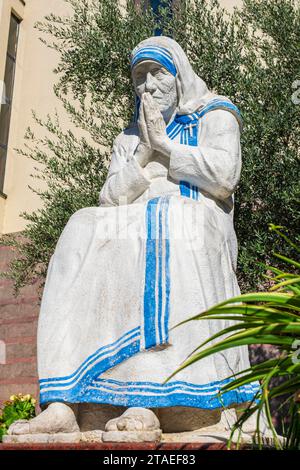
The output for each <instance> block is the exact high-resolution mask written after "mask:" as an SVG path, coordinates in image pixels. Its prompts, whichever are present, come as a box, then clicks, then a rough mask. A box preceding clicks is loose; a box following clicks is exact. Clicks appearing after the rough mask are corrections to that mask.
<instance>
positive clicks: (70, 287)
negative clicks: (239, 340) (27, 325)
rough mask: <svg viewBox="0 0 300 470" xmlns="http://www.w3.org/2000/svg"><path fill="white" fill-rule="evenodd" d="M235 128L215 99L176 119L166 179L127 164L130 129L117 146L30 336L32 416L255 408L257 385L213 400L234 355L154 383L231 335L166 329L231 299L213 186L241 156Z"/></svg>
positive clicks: (233, 113)
mask: <svg viewBox="0 0 300 470" xmlns="http://www.w3.org/2000/svg"><path fill="white" fill-rule="evenodd" d="M239 126H240V116H239V111H238V109H237V108H236V107H235V106H234V105H233V104H232V103H231V102H230V101H229V100H227V99H226V98H224V97H216V98H214V99H213V100H211V101H210V102H208V103H207V105H206V106H204V107H203V108H202V109H200V110H199V111H198V112H197V113H193V114H192V115H183V116H182V115H181V116H176V117H175V119H174V121H173V122H172V123H171V124H170V125H169V126H168V128H167V133H168V135H169V137H170V138H171V139H173V140H174V142H177V143H179V144H180V146H178V148H179V150H178V152H179V153H178V154H177V153H175V154H174V155H171V160H170V167H169V168H166V167H165V166H164V165H163V163H162V161H161V160H160V158H159V155H157V158H156V159H154V161H153V162H151V163H150V164H149V165H148V168H147V173H143V171H142V169H141V168H140V167H139V165H138V164H137V162H136V161H135V159H134V156H133V155H134V150H135V148H136V146H137V144H138V135H137V129H136V128H132V129H129V130H127V131H124V132H123V133H122V134H121V135H120V136H119V137H118V138H117V139H116V142H115V146H114V153H113V156H112V162H111V167H110V172H109V176H108V179H107V182H106V183H105V185H104V187H103V189H102V191H101V194H100V207H90V208H85V209H81V210H79V211H78V212H76V213H75V214H74V215H73V216H72V217H71V218H70V220H69V222H68V224H67V225H66V227H65V229H64V231H63V233H62V234H61V237H60V239H59V241H58V244H57V247H56V250H55V252H54V255H53V256H52V258H51V261H50V264H49V268H48V273H47V279H46V285H45V289H44V294H43V300H42V305H41V312H40V319H39V327H38V370H39V378H40V401H41V404H45V403H49V402H57V401H61V402H66V403H83V402H91V403H106V404H112V405H119V406H127V407H131V406H142V407H151V408H155V407H168V406H190V407H197V408H204V409H205V408H210V409H212V408H220V407H223V406H229V405H231V404H235V403H242V402H246V401H250V400H252V399H253V398H254V397H255V395H256V393H257V391H258V389H259V384H258V383H257V382H255V383H253V384H250V385H244V386H242V387H240V388H238V389H236V390H234V391H230V392H227V393H225V394H224V395H223V396H222V398H220V396H219V395H218V392H219V391H220V389H221V387H222V386H223V385H224V384H226V383H228V381H229V380H231V379H228V377H229V376H231V375H232V374H234V373H238V372H239V371H241V370H243V369H244V368H247V367H248V366H249V360H248V350H247V347H245V346H243V347H239V348H235V349H233V350H228V351H226V352H224V353H219V354H216V355H214V356H210V357H208V358H205V359H204V360H202V361H201V362H198V363H195V364H193V365H191V366H190V367H188V368H186V369H184V370H183V371H181V372H180V373H179V374H177V375H176V376H175V377H173V379H172V380H170V381H169V382H168V383H163V382H164V380H165V379H166V378H167V377H168V376H169V375H170V374H171V373H172V372H173V371H174V370H175V369H176V368H177V367H178V366H179V365H180V364H181V363H182V362H183V361H184V360H185V358H186V357H187V355H188V354H190V353H191V351H192V350H193V349H195V348H196V347H197V346H198V345H199V344H200V343H201V342H203V341H204V340H206V339H207V338H208V337H210V336H212V335H213V334H215V333H216V332H217V331H220V330H221V329H223V328H224V327H226V326H229V324H231V323H232V322H228V321H226V322H225V321H223V320H221V321H216V320H210V321H207V320H205V321H198V322H195V321H193V322H188V323H186V324H184V325H182V326H181V327H179V328H175V329H173V327H174V326H175V325H176V324H177V323H179V322H180V321H182V320H184V319H186V318H189V317H191V316H192V315H195V314H197V313H199V312H200V311H203V310H205V309H207V308H208V307H210V306H212V305H214V304H215V303H217V302H220V301H222V300H224V299H227V298H230V297H231V296H234V295H237V294H239V288H238V284H237V281H236V276H235V264H236V255H237V249H236V238H235V233H234V229H233V222H232V213H233V195H232V191H231V190H230V188H228V184H227V183H226V184H225V183H223V179H224V180H225V176H224V175H226V174H228V175H229V176H228V178H227V179H226V181H227V180H228V179H230V178H232V179H233V180H234V181H233V183H232V184H233V185H235V184H236V181H235V180H236V178H238V176H236V175H237V174H239V166H240V153H239V152H238V153H236V151H233V152H232V153H231V147H232V146H233V147H234V142H236V139H238V141H239ZM218 128H219V131H218ZM224 129H225V130H224ZM210 132H213V133H215V137H213V145H212V144H210V141H209V140H210V138H211V137H210ZM203 139H207V147H205V146H203V145H202V146H201V142H202V141H203ZM218 139H219V140H218ZM201 149H202V150H201ZM203 149H204V150H203ZM205 149H206V150H205ZM197 152H200V153H201V152H202V153H201V155H200V154H198V153H197ZM221 158H224V160H223V163H222V165H223V167H222V168H223V173H222V172H220V171H219V173H222V174H220V176H218V178H219V180H218V181H215V180H216V178H217V177H216V176H215V174H218V172H217V173H215V170H216V169H215V166H214V165H216V163H215V162H220V159H221ZM199 165H202V166H201V168H198V166H199ZM230 165H231V166H230ZM199 175H201V177H200V176H199ZM226 191H227V192H226ZM125 197H126V199H125ZM195 217H196V220H197V224H199V225H198V228H200V232H201V233H200V232H199V233H200V236H199V233H198V234H197V235H196V236H194V234H193V233H192V231H193V227H194V225H195V223H194V220H195ZM178 233H179V235H178Z"/></svg>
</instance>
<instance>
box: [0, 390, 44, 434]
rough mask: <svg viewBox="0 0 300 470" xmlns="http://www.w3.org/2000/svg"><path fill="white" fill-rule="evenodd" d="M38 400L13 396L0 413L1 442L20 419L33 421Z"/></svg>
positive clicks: (25, 396) (27, 396)
mask: <svg viewBox="0 0 300 470" xmlns="http://www.w3.org/2000/svg"><path fill="white" fill-rule="evenodd" d="M35 404H36V400H35V398H33V397H32V396H31V395H29V394H28V395H22V394H21V393H19V394H18V395H12V396H11V397H10V399H9V400H8V401H6V402H5V403H4V407H3V408H2V410H1V411H0V442H1V441H2V438H3V436H4V435H5V434H6V433H7V430H8V428H9V426H10V425H11V424H12V423H14V422H15V421H17V420H18V419H31V418H34V417H35Z"/></svg>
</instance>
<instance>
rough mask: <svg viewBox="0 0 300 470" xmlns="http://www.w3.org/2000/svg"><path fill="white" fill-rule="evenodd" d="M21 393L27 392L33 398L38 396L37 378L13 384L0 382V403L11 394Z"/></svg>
mask: <svg viewBox="0 0 300 470" xmlns="http://www.w3.org/2000/svg"><path fill="white" fill-rule="evenodd" d="M18 393H22V394H24V395H26V394H27V393H29V394H30V395H32V396H33V397H35V398H38V395H39V387H38V383H37V380H35V381H34V382H31V383H30V382H23V383H17V384H16V383H13V384H0V403H1V402H3V401H6V400H9V397H10V396H11V395H17V394H18Z"/></svg>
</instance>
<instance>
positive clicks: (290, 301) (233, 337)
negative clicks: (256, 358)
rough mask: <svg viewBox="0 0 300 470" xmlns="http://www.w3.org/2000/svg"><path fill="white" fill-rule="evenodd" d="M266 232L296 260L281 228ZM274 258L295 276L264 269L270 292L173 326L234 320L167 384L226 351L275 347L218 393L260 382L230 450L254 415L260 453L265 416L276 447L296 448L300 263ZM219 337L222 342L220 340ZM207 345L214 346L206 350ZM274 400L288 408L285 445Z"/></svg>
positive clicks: (299, 430)
mask: <svg viewBox="0 0 300 470" xmlns="http://www.w3.org/2000/svg"><path fill="white" fill-rule="evenodd" d="M270 230H272V231H274V232H275V233H277V234H278V235H279V236H280V237H281V238H282V239H284V240H285V242H287V243H288V244H289V246H290V247H291V248H292V249H293V250H294V251H295V253H296V256H295V258H299V253H300V247H299V246H298V245H297V244H296V243H294V242H293V241H292V240H290V238H288V237H287V235H286V234H285V233H284V231H283V227H280V226H275V225H270ZM274 255H275V256H276V257H277V258H280V259H281V260H282V261H284V262H285V263H286V264H287V265H288V266H289V267H290V268H291V271H293V272H291V271H290V270H289V269H287V270H286V271H283V270H280V269H278V268H274V267H270V266H268V267H267V268H268V271H271V272H272V276H267V275H266V277H267V278H269V280H270V281H271V283H272V284H273V285H272V287H271V288H270V289H269V291H267V292H255V293H248V294H244V295H239V296H237V297H234V298H231V299H228V300H226V301H225V302H222V303H219V304H218V305H216V306H214V307H212V308H210V309H209V310H207V311H206V312H203V313H200V314H199V315H196V316H193V317H192V318H189V319H187V320H185V321H183V322H181V323H179V324H178V325H176V327H178V326H180V325H182V324H183V323H186V322H190V321H199V320H207V319H209V320H214V321H217V320H235V321H236V323H235V324H234V325H232V326H230V327H228V328H225V329H224V330H221V331H220V332H219V333H217V334H215V335H214V336H212V337H210V338H208V339H207V341H205V342H204V343H202V344H200V345H199V346H198V347H197V348H196V349H195V350H194V351H193V352H192V353H191V355H190V356H189V357H188V358H187V359H186V360H185V362H184V363H183V364H182V365H181V366H180V367H179V368H178V369H177V370H176V371H175V372H174V373H173V374H172V375H171V376H170V377H169V378H168V379H167V380H169V379H170V378H171V377H173V376H174V375H175V374H177V373H178V372H179V371H180V370H182V369H185V368H186V367H188V366H190V365H191V364H193V363H195V362H197V361H200V360H201V359H203V358H205V357H207V356H210V355H212V354H215V353H218V352H220V351H224V350H226V349H229V348H234V347H238V346H243V345H251V344H265V345H275V346H277V347H278V349H279V355H278V357H275V358H271V359H267V360H264V361H262V362H260V363H258V364H255V365H252V366H251V367H250V368H249V369H247V370H244V371H241V372H240V373H239V374H235V375H232V376H231V377H230V379H232V380H231V381H230V382H229V383H228V384H226V385H225V386H224V387H223V388H222V389H221V392H220V398H222V395H223V394H224V393H225V392H229V391H230V390H234V389H236V388H237V387H240V386H242V385H245V384H250V383H251V382H253V381H256V380H258V381H260V390H259V392H258V393H257V395H256V397H255V398H254V399H253V401H252V402H251V403H250V404H249V405H248V406H247V408H246V409H245V410H244V411H243V413H242V414H241V416H240V417H239V419H238V420H237V422H236V423H235V425H234V426H233V429H232V432H231V436H230V439H229V442H228V446H230V444H231V441H232V437H233V435H234V434H235V433H236V431H240V430H241V429H242V426H243V424H244V423H245V421H246V420H247V419H248V418H249V417H250V416H251V415H252V414H254V413H256V412H257V429H256V433H255V436H254V438H255V441H256V443H258V445H259V447H260V448H261V447H262V444H263V439H262V435H261V431H260V423H261V417H262V414H263V413H264V414H265V416H266V418H267V422H268V425H269V427H270V429H271V431H272V433H273V436H274V444H275V446H276V448H277V449H282V448H288V449H300V262H299V261H298V260H297V259H291V258H289V257H286V256H284V255H282V254H279V253H274ZM224 335H226V336H225V338H224ZM221 336H223V338H222V339H221V340H220V341H219V339H220V337H221ZM210 342H213V343H212V344H211V345H210V346H208V347H207V344H208V343H210ZM205 346H206V347H205ZM274 378H280V379H281V383H280V384H279V385H276V386H274V387H270V381H271V380H272V379H274ZM282 379H284V380H283V381H282ZM278 397H284V399H285V401H286V402H288V403H289V423H288V426H287V430H286V432H285V440H284V441H283V442H282V441H281V440H279V439H278V436H277V433H276V430H275V428H274V425H273V422H272V416H271V411H270V401H271V400H272V399H274V398H278Z"/></svg>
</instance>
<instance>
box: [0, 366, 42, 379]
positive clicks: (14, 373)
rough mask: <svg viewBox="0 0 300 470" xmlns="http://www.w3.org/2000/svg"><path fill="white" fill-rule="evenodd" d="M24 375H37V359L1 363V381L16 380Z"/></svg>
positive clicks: (33, 376)
mask: <svg viewBox="0 0 300 470" xmlns="http://www.w3.org/2000/svg"><path fill="white" fill-rule="evenodd" d="M22 377H32V378H35V377H37V366H36V361H34V362H16V363H15V364H0V383H1V381H2V380H11V381H13V382H14V381H15V380H17V379H20V378H22Z"/></svg>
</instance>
